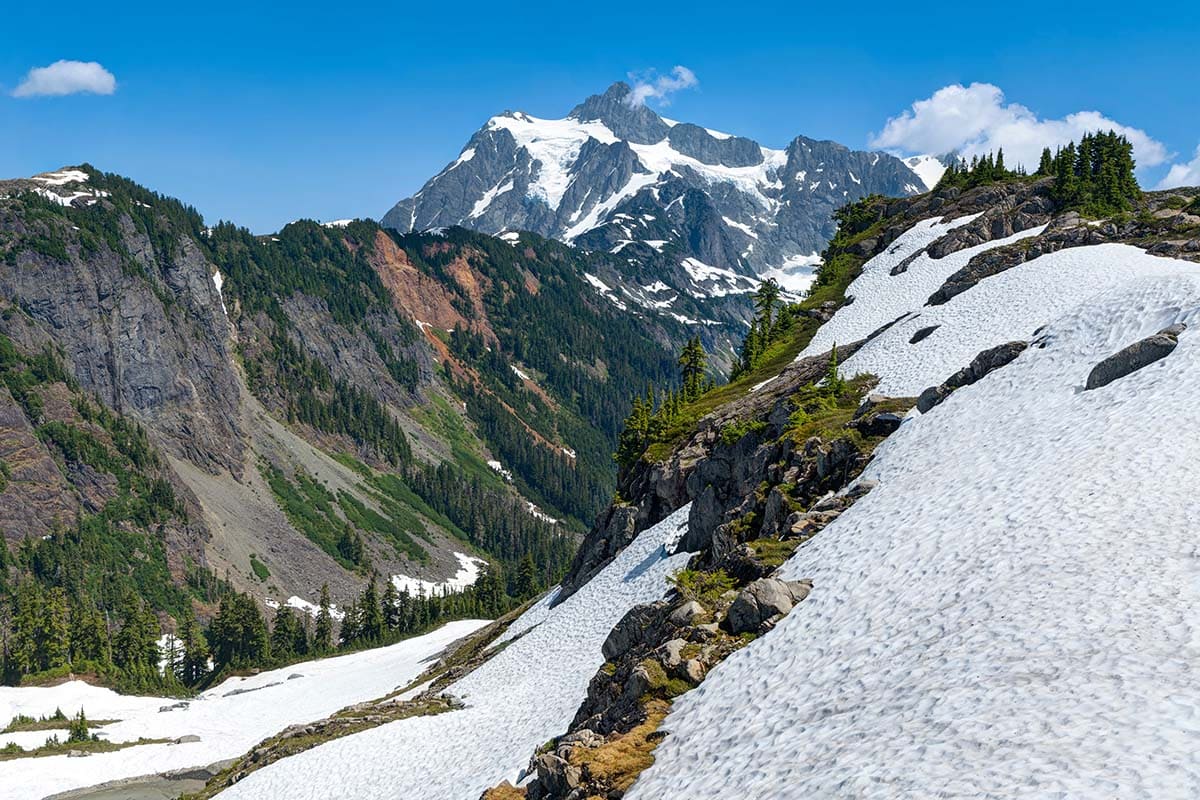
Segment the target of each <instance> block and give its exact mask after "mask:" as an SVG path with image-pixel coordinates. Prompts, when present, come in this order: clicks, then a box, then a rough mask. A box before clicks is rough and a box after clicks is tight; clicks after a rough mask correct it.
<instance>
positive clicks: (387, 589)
mask: <svg viewBox="0 0 1200 800" xmlns="http://www.w3.org/2000/svg"><path fill="white" fill-rule="evenodd" d="M380 605H381V606H382V607H383V624H384V627H385V628H386V629H387V630H388V631H389V632H395V631H398V630H400V627H401V623H402V620H401V617H400V595H399V593H398V592H397V591H396V584H395V583H393V582H392V581H390V580H389V581H386V583H385V585H384V588H383V597H382V598H381V599H380Z"/></svg>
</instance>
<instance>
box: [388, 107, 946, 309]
mask: <svg viewBox="0 0 1200 800" xmlns="http://www.w3.org/2000/svg"><path fill="white" fill-rule="evenodd" d="M943 170H944V167H943V166H942V164H941V162H940V161H939V160H938V159H937V158H934V157H932V156H915V157H912V158H909V159H904V160H901V159H899V158H896V157H894V156H891V155H888V154H887V153H882V152H863V151H856V150H850V149H848V148H846V147H844V146H842V145H840V144H837V143H835V142H829V141H817V140H814V139H809V138H806V137H804V136H797V137H796V138H795V139H793V140H792V142H791V143H790V144H789V145H788V146H787V147H786V148H785V149H783V150H776V149H772V148H769V147H764V146H762V145H760V144H759V143H758V142H755V141H753V140H752V139H748V138H745V137H742V136H735V135H730V134H728V133H721V132H719V131H715V130H710V129H707V128H703V127H701V126H699V125H693V124H691V123H687V122H676V121H674V120H670V119H666V118H664V117H661V116H659V115H658V114H656V113H655V112H654V111H653V110H651V109H650V108H648V107H646V106H645V105H643V104H638V103H635V102H634V101H633V95H632V94H631V90H630V88H629V86H628V85H626V84H624V83H615V84H613V85H612V86H610V87H609V88H608V90H607V91H606V92H604V94H600V95H594V96H592V97H589V98H588V99H587V100H585V101H584V102H583V103H581V104H579V105H578V106H576V107H575V108H573V109H572V110H571V111H570V113H568V114H567V116H566V117H564V118H562V119H539V118H536V117H533V116H530V115H529V114H526V113H523V112H520V111H506V112H504V113H503V114H500V115H498V116H495V117H492V118H491V119H489V120H488V121H487V123H486V124H485V125H484V126H483V127H482V128H481V129H480V130H479V131H477V132H476V133H475V135H474V136H472V137H471V139H470V141H468V142H467V144H466V146H465V147H464V148H463V150H462V152H461V153H460V154H459V156H458V158H456V159H455V160H454V161H452V162H451V163H450V164H448V165H447V166H446V167H445V169H443V170H442V171H441V172H439V173H438V174H437V175H435V176H434V177H433V178H431V179H430V180H429V181H428V182H427V183H426V184H425V185H424V186H423V187H422V188H421V190H420V191H419V192H417V193H416V194H415V195H413V196H412V197H410V198H407V199H405V200H401V201H400V202H399V203H397V204H396V205H395V206H394V207H393V208H392V209H391V210H390V211H389V212H388V213H387V214H386V215H385V216H384V217H383V220H382V222H383V224H384V225H385V226H386V227H390V228H395V229H398V230H400V231H402V232H408V231H420V230H427V229H431V228H439V227H447V226H452V225H461V226H463V227H467V228H473V229H476V230H480V231H483V232H486V233H492V234H501V233H504V232H506V231H517V230H528V231H532V232H535V233H538V234H541V235H542V236H546V237H550V238H555V239H559V240H560V241H564V242H567V243H570V244H574V245H576V246H578V247H581V248H584V249H589V250H604V251H607V252H609V253H615V254H619V255H622V256H624V257H625V258H626V260H627V263H629V264H631V265H637V266H638V267H645V266H646V265H647V264H657V265H658V266H657V267H656V268H653V269H652V273H653V274H651V275H650V276H649V277H652V278H653V279H654V280H653V281H650V282H649V283H650V285H652V286H657V285H659V284H660V283H661V284H662V286H663V287H664V288H662V289H660V290H658V291H654V290H649V289H647V287H646V286H645V285H644V284H643V285H641V286H640V288H641V290H642V291H641V292H639V291H638V288H639V287H637V286H626V285H625V284H622V287H620V288H618V287H612V286H609V285H608V284H607V283H606V284H605V287H606V288H608V290H609V294H610V295H611V296H612V297H614V298H615V299H621V300H623V302H633V303H639V304H641V305H644V306H646V307H648V308H658V309H660V310H661V309H665V308H668V307H669V306H670V303H669V302H667V300H668V298H669V293H674V294H676V295H678V294H680V293H682V294H685V295H691V296H693V297H706V296H707V297H711V296H713V295H718V296H724V295H730V294H742V293H748V292H750V291H753V289H754V286H755V285H756V284H757V278H759V277H761V276H764V275H771V276H775V277H776V278H778V279H780V281H781V282H782V283H784V284H785V286H787V287H789V288H791V289H793V290H801V289H803V288H804V287H806V286H807V284H808V283H809V281H810V280H811V274H812V270H813V268H814V266H815V265H816V264H817V263H818V261H819V256H818V254H819V253H820V251H821V250H822V249H823V248H824V246H825V244H826V243H827V242H828V240H829V239H830V237H831V236H832V235H833V233H834V222H833V219H832V215H833V211H834V210H835V209H837V208H838V207H839V206H841V205H843V204H845V203H847V202H849V201H852V200H856V199H859V198H861V197H863V196H865V195H868V194H883V195H890V196H907V195H915V194H920V193H922V192H924V191H926V190H927V189H928V188H930V187H931V186H932V185H933V184H935V183H936V182H937V180H938V178H939V177H940V176H941V173H942V171H943ZM657 256H666V258H665V259H660V258H657ZM642 271H644V270H642ZM642 277H647V276H645V275H642ZM597 288H598V289H599V290H600V291H602V292H604V291H605V288H602V287H601V286H600V285H599V283H597ZM625 289H628V290H629V291H628V293H626V292H625ZM639 294H640V295H642V296H641V297H639V296H638V295H639Z"/></svg>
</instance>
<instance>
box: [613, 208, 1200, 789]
mask: <svg viewBox="0 0 1200 800" xmlns="http://www.w3.org/2000/svg"><path fill="white" fill-rule="evenodd" d="M927 227H928V225H927V224H926V223H922V225H919V226H917V229H914V231H913V232H912V235H913V236H914V237H921V236H923V235H924V234H923V233H922V231H923V230H924V229H925V228H927ZM880 258H883V256H881V257H880ZM876 266H877V265H876ZM914 266H916V265H914ZM875 271H876V270H874V269H873V270H870V271H869V272H868V274H864V275H863V279H868V278H870V277H871V274H873V273H874V272H875ZM884 274H886V271H885V272H884ZM897 277H900V276H897ZM867 285H871V284H870V281H869V280H864V284H863V285H862V286H859V287H857V288H855V287H852V289H851V293H852V294H856V296H857V297H858V300H857V301H856V302H855V303H854V304H853V305H851V306H847V307H844V308H843V309H841V310H840V311H839V312H838V314H837V315H836V316H835V318H834V320H833V321H832V322H831V323H830V326H831V327H833V328H834V329H836V330H840V331H841V333H840V334H839V335H838V338H839V340H844V341H849V339H850V337H849V336H847V335H846V331H848V330H851V329H862V328H866V327H868V326H869V325H871V324H873V321H868V320H866V319H855V318H854V317H855V316H856V315H862V316H866V315H867V313H868V311H869V309H870V308H871V305H872V303H873V302H874V301H875V300H876V297H875V296H867V295H866V294H865V289H864V287H865V286H867ZM880 286H881V288H880V291H881V292H882V291H883V289H882V284H880ZM895 310H896V309H893V310H892V311H895ZM909 310H911V311H917V310H919V311H920V313H921V317H920V319H914V320H908V321H906V322H904V323H901V324H900V325H897V326H894V327H893V329H890V330H889V331H887V332H885V333H884V334H883V335H881V336H880V337H879V338H878V339H877V340H875V341H874V342H872V343H871V344H869V345H868V346H867V347H865V348H864V349H863V350H862V351H860V352H859V353H858V354H857V355H856V356H855V357H854V358H852V359H849V360H847V362H846V363H845V365H844V368H845V371H846V372H847V373H853V372H857V371H859V370H860V369H870V370H871V371H873V372H876V373H877V374H879V375H880V376H881V378H882V381H883V384H882V388H883V389H884V391H887V392H892V393H915V392H916V391H919V390H920V389H922V388H924V386H927V385H929V384H931V383H934V382H938V381H940V380H943V379H944V378H945V377H947V376H948V375H949V374H950V373H951V372H953V371H955V370H956V369H958V368H959V367H961V366H963V365H965V364H966V363H967V361H969V360H970V358H971V356H973V355H974V353H975V352H977V351H978V350H979V349H982V348H983V347H987V346H990V345H992V344H995V343H998V342H1002V341H1007V340H1010V339H1015V338H1022V339H1029V338H1030V337H1031V335H1032V334H1033V332H1034V330H1035V329H1036V328H1039V327H1041V326H1043V325H1044V326H1045V328H1044V330H1043V331H1042V332H1041V333H1039V335H1038V340H1037V342H1038V344H1037V346H1034V347H1031V348H1030V349H1028V350H1026V351H1025V352H1024V353H1023V354H1022V355H1021V356H1020V357H1019V358H1017V359H1016V361H1014V362H1012V363H1011V364H1009V365H1008V366H1006V367H1003V368H1002V369H1000V370H998V371H996V372H994V373H992V374H990V375H988V376H987V377H985V378H984V379H983V380H981V381H979V382H978V383H976V384H974V385H972V386H968V387H966V388H963V389H960V390H959V391H957V392H955V393H954V394H953V395H951V396H950V397H949V398H948V399H947V400H946V401H945V402H944V403H942V404H941V405H940V406H938V407H937V408H935V409H933V410H932V411H931V412H930V413H928V414H925V415H914V417H913V418H910V419H909V420H908V421H906V422H905V424H904V425H902V426H901V428H900V430H899V431H897V432H896V433H895V434H894V435H893V436H892V437H890V438H889V439H888V440H887V441H886V442H885V443H884V444H883V445H882V446H881V448H880V449H879V450H878V451H877V453H876V458H875V460H874V461H873V462H872V464H871V466H870V467H869V468H868V470H867V473H866V476H867V477H869V478H872V479H875V480H877V481H878V482H879V485H878V486H877V487H876V488H875V489H873V490H872V491H871V492H870V493H869V494H868V495H867V496H866V497H864V498H863V499H862V500H860V501H859V502H858V503H856V504H855V505H854V506H852V507H851V508H850V509H849V510H848V511H847V512H845V513H844V514H843V515H842V516H841V517H839V518H838V519H837V520H836V521H835V522H833V523H832V524H830V525H829V526H828V527H827V528H825V530H824V531H822V533H821V534H820V535H819V536H817V537H815V538H814V539H813V540H811V542H809V543H806V544H805V545H804V546H802V547H801V548H800V549H799V550H798V551H797V553H796V555H795V556H794V557H793V558H792V559H791V560H790V561H789V562H788V563H787V564H786V565H785V567H784V577H787V578H800V577H807V578H812V579H813V581H814V589H813V592H812V594H811V595H810V596H809V597H808V599H807V600H806V601H805V602H804V603H803V604H802V605H801V606H800V607H799V608H798V609H797V610H796V611H795V612H794V613H792V614H791V615H790V616H788V617H786V618H785V619H784V620H783V621H782V622H781V623H780V624H779V626H778V627H777V628H775V630H773V631H772V632H771V633H769V634H767V635H766V636H764V637H762V638H760V639H759V640H757V641H756V642H754V643H753V644H751V645H750V646H749V647H747V648H746V649H744V650H742V651H740V652H738V653H736V654H734V655H733V656H731V657H730V658H729V659H728V660H727V661H725V662H724V663H723V664H721V665H720V666H719V667H717V668H716V669H715V670H714V671H713V672H712V674H711V675H710V676H709V678H708V679H707V680H706V681H705V682H704V683H703V684H702V685H701V686H700V688H698V689H697V690H695V691H693V692H691V693H688V694H686V695H684V696H683V697H682V698H680V699H679V700H678V701H677V702H676V705H675V707H674V710H673V711H672V713H671V714H670V716H669V717H668V718H667V720H666V722H665V723H664V728H665V729H666V730H669V731H670V732H671V735H670V736H669V737H667V739H666V740H665V741H664V743H663V744H662V745H661V746H660V747H659V748H658V750H657V751H656V754H655V755H656V760H655V763H654V765H653V766H652V767H651V768H650V769H649V770H648V771H646V772H645V773H644V774H643V776H642V778H641V779H640V780H639V781H638V783H637V784H635V786H634V787H633V789H632V790H631V791H630V792H629V794H628V795H627V797H628V798H629V800H645V798H655V799H656V800H657V798H662V797H706V798H707V797H739V798H810V797H914V798H926V797H955V798H958V797H963V798H966V797H970V798H977V797H989V798H991V797H996V798H1000V797H1006V798H1007V797H1038V798H1042V797H1045V798H1051V797H1053V798H1100V797H1129V798H1132V797H1154V798H1192V797H1197V796H1200V755H1198V754H1200V713H1198V709H1200V684H1198V683H1197V679H1196V675H1195V670H1194V667H1193V665H1194V664H1195V663H1196V659H1197V657H1198V656H1200V627H1198V625H1197V620H1200V545H1198V544H1197V542H1196V538H1195V532H1196V531H1197V530H1198V529H1200V495H1197V494H1196V493H1195V492H1194V490H1193V488H1192V486H1193V483H1194V469H1195V467H1194V465H1195V464H1196V463H1197V459H1198V458H1200V444H1198V443H1197V439H1196V437H1195V436H1193V435H1191V434H1190V433H1188V432H1190V431H1194V430H1195V428H1196V426H1197V425H1200V407H1197V405H1196V403H1195V399H1194V398H1195V396H1196V395H1197V393H1200V266H1198V265H1196V264H1194V263H1190V262H1183V261H1175V260H1171V259H1164V258H1156V257H1152V256H1149V255H1146V254H1145V253H1143V252H1141V251H1139V250H1137V249H1135V248H1131V247H1127V246H1121V245H1103V246H1098V247H1087V248H1076V249H1069V250H1064V251H1061V252H1059V253H1056V254H1053V255H1050V256H1044V257H1042V258H1039V259H1036V260H1034V261H1031V262H1028V263H1026V264H1023V265H1021V266H1018V267H1015V268H1013V269H1011V270H1009V271H1007V272H1005V273H1002V274H1001V275H998V276H995V277H992V278H988V279H986V280H984V281H982V282H981V283H980V284H979V285H977V286H976V287H974V288H972V289H970V290H969V291H967V292H965V293H964V294H961V295H959V296H957V297H955V298H954V299H952V300H951V301H950V302H949V303H948V304H946V305H944V306H941V307H938V308H924V309H923V308H921V306H920V305H919V304H917V305H915V306H912V307H911V308H910V309H909ZM892 311H889V313H892ZM839 318H840V319H839ZM933 322H937V323H940V324H941V325H942V328H940V329H939V330H938V331H936V332H935V333H934V334H933V335H932V336H930V337H929V338H928V339H926V340H924V341H923V342H920V343H918V344H917V345H910V344H908V339H909V337H910V336H911V333H912V331H913V330H914V329H915V328H916V327H919V326H923V325H926V324H932V323H933ZM1174 322H1185V323H1187V324H1188V325H1189V329H1188V330H1187V331H1185V332H1184V333H1183V334H1182V335H1181V336H1180V337H1179V345H1178V347H1177V348H1176V350H1175V351H1174V352H1173V353H1172V354H1171V355H1169V356H1168V357H1167V358H1166V359H1164V360H1162V361H1159V362H1157V363H1154V364H1151V365H1150V366H1147V367H1145V368H1143V369H1141V370H1139V371H1137V372H1135V373H1133V374H1131V375H1129V376H1127V377H1125V378H1122V379H1120V380H1117V381H1116V382H1114V383H1112V384H1110V385H1108V386H1105V387H1103V388H1101V389H1097V390H1094V391H1082V386H1083V384H1084V382H1085V380H1086V378H1087V375H1088V373H1089V371H1090V370H1091V368H1092V367H1093V366H1094V365H1095V364H1096V363H1097V362H1099V361H1100V360H1102V359H1103V358H1104V357H1106V356H1108V355H1109V354H1111V353H1113V352H1115V351H1116V350H1118V349H1120V348H1121V347H1123V346H1125V345H1127V344H1129V343H1131V342H1134V341H1136V340H1138V339H1141V338H1143V337H1145V336H1147V335H1149V334H1151V333H1154V332H1155V331H1158V330H1159V329H1161V328H1163V327H1164V326H1166V325H1168V324H1171V323H1174ZM823 333H824V332H823ZM832 335H833V334H831V333H829V334H825V338H826V339H829V338H830V337H831V336H832ZM817 349H820V345H818V347H817ZM1180 434H1185V435H1180Z"/></svg>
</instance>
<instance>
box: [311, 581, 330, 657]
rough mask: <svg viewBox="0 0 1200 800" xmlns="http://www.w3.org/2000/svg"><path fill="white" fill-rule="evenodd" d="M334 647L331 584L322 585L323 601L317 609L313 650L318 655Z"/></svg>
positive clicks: (321, 600)
mask: <svg viewBox="0 0 1200 800" xmlns="http://www.w3.org/2000/svg"><path fill="white" fill-rule="evenodd" d="M332 647H333V613H332V611H331V609H330V602H329V584H328V583H323V584H321V599H320V604H319V605H318V607H317V624H316V626H315V628H314V629H313V643H312V649H313V651H314V652H316V653H318V654H324V653H328V652H329V650H330V648H332Z"/></svg>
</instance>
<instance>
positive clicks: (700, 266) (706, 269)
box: [679, 258, 758, 297]
mask: <svg viewBox="0 0 1200 800" xmlns="http://www.w3.org/2000/svg"><path fill="white" fill-rule="evenodd" d="M679 263H680V266H682V267H683V268H684V269H685V270H687V273H688V275H690V276H691V278H692V280H693V281H695V282H696V288H697V289H699V290H700V291H699V292H698V296H708V297H724V296H725V295H727V294H746V293H748V292H753V291H754V290H755V288H757V286H758V281H755V280H753V279H752V278H747V277H746V276H744V275H738V274H737V273H736V272H733V271H732V270H728V269H725V268H724V267H714V266H712V265H710V264H705V263H704V262H703V261H700V260H698V259H695V258H685V259H684V260H683V261H681V262H679ZM702 284H703V285H702Z"/></svg>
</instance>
